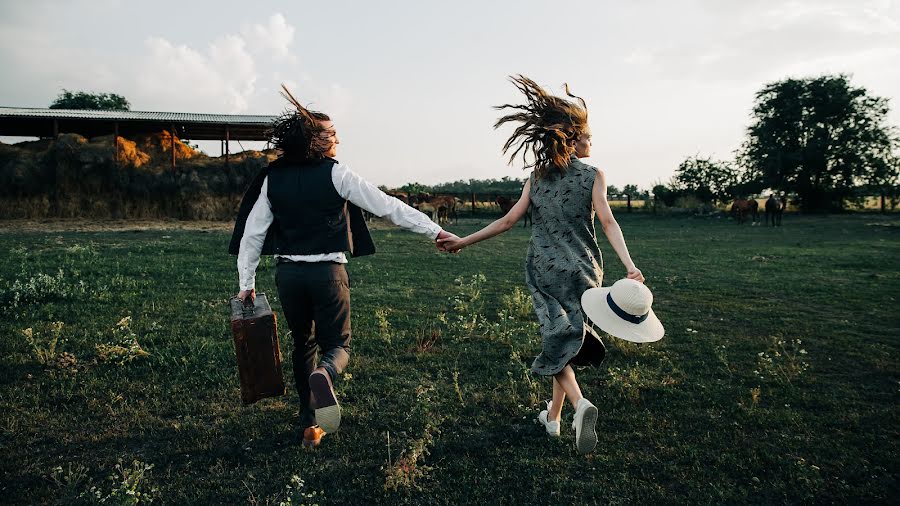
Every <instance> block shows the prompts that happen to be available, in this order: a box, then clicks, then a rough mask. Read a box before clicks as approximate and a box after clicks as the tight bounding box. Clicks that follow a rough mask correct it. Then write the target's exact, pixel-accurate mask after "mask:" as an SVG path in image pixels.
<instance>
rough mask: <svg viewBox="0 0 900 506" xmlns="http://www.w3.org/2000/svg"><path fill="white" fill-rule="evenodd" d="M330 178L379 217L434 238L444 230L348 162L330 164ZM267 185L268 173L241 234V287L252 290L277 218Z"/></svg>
mask: <svg viewBox="0 0 900 506" xmlns="http://www.w3.org/2000/svg"><path fill="white" fill-rule="evenodd" d="M276 170H277V169H276ZM331 182H332V184H334V189H335V190H337V192H338V195H340V196H341V198H343V199H346V200H349V201H350V202H352V203H353V204H356V205H357V206H359V207H360V208H362V209H365V210H366V211H369V212H370V213H372V214H374V215H375V216H378V217H379V218H387V219H388V220H390V221H391V222H392V223H394V224H395V225H397V226H400V227H403V228H405V229H407V230H410V231H412V232H416V233H419V234H425V235H427V236H428V237H430V238H431V239H432V240H434V239H435V238H436V237H437V236H438V234H439V233H440V232H441V227H440V226H439V225H438V224H436V223H435V222H433V221H431V219H430V218H428V216H426V215H425V214H423V213H422V212H420V211H417V210H416V209H413V208H412V207H409V206H408V205H406V204H404V203H403V202H401V201H400V200H398V199H396V198H394V197H391V196H390V195H387V194H386V193H384V192H383V191H381V190H379V189H378V187H376V186H375V185H373V184H372V183H370V182H368V181H366V180H365V179H363V178H362V177H360V176H359V174H356V173H355V172H353V171H352V170H350V168H349V167H347V166H346V165H343V164H341V163H336V164H335V165H334V166H333V167H332V168H331ZM268 188H269V178H268V177H266V178H265V179H264V180H263V183H262V188H261V189H260V191H259V197H258V198H257V199H256V203H255V204H253V209H251V210H250V214H249V215H248V216H247V224H246V226H245V227H244V235H243V236H242V237H241V245H240V250H238V257H237V268H238V276H239V277H240V285H241V290H252V289H253V288H254V287H255V286H256V267H257V266H258V265H259V256H260V254H261V252H262V247H263V243H264V242H265V240H266V232H267V231H268V230H269V226H271V225H272V221H273V220H274V215H273V214H272V204H271V203H270V202H269V197H268ZM276 258H284V259H287V260H290V261H293V262H338V263H347V256H346V255H345V254H344V252H343V251H335V252H333V253H321V254H316V255H276Z"/></svg>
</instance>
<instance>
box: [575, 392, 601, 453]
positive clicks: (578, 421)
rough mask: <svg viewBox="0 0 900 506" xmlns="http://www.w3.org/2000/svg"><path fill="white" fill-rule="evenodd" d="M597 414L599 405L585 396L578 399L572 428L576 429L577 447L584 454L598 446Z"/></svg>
mask: <svg viewBox="0 0 900 506" xmlns="http://www.w3.org/2000/svg"><path fill="white" fill-rule="evenodd" d="M597 415H598V413H597V406H594V405H593V404H591V401H589V400H587V399H585V398H584V397H582V398H581V400H579V401H578V404H577V406H576V407H575V419H574V420H573V421H572V428H573V429H575V447H576V448H578V453H580V454H582V455H585V454H588V453H591V451H593V449H594V447H595V446H597V429H596V428H597Z"/></svg>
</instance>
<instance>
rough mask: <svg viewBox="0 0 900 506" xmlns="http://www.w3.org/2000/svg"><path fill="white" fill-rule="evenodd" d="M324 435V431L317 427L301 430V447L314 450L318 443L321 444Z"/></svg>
mask: <svg viewBox="0 0 900 506" xmlns="http://www.w3.org/2000/svg"><path fill="white" fill-rule="evenodd" d="M324 435H325V431H324V430H322V428H321V427H319V426H318V425H313V426H312V427H307V428H305V429H303V447H304V448H315V447H317V446H319V443H321V442H322V436H324Z"/></svg>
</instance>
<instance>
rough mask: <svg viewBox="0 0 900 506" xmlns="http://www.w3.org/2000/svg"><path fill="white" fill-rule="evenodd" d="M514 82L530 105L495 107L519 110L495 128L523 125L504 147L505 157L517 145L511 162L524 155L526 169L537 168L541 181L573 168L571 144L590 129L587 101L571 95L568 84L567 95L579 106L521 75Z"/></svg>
mask: <svg viewBox="0 0 900 506" xmlns="http://www.w3.org/2000/svg"><path fill="white" fill-rule="evenodd" d="M510 81H512V83H513V84H514V85H515V86H516V88H518V89H519V91H521V92H522V93H523V94H524V95H525V99H526V101H527V103H525V104H523V105H512V104H504V105H498V106H495V107H494V108H495V109H497V110H501V111H502V110H505V109H513V110H514V111H516V112H513V113H511V114H507V115H506V116H503V117H502V118H500V119H498V120H497V123H495V124H494V128H498V127H499V126H500V125H503V124H506V123H509V122H520V123H521V124H520V125H519V126H518V127H516V130H515V132H513V134H512V136H510V138H509V139H507V141H506V144H504V145H503V154H506V153H507V152H508V151H509V150H510V148H512V147H513V146H516V148H515V151H513V153H512V155H511V156H510V157H509V163H510V164H512V163H513V161H514V160H515V158H516V156H518V155H519V153H522V161H523V162H524V163H525V168H526V169H528V168H532V167H533V168H534V173H535V176H536V177H537V178H539V179H540V178H543V177H546V176H547V175H548V174H550V173H551V172H553V171H560V172H563V171H565V170H566V168H567V167H568V166H569V157H570V156H571V155H572V153H574V152H575V147H574V146H573V145H572V144H570V143H571V142H572V141H574V140H575V139H577V138H578V136H579V135H581V133H582V132H584V130H585V129H586V128H587V124H588V122H587V119H588V118H587V104H585V102H584V99H582V98H581V97H577V96H575V95H573V94H571V93H569V86H568V85H564V86H565V89H566V95H568V96H569V97H571V98H574V99H577V100H578V103H575V102H574V101H572V100H567V99H565V98H561V97H556V96H553V95H551V94H549V93H547V92H546V91H545V90H544V89H543V88H541V87H540V86H539V85H538V84H537V83H536V82H534V81H532V80H531V79H529V78H527V77H525V76H523V75H521V74H519V75H518V76H516V77H510ZM529 152H530V153H531V155H532V157H533V160H532V161H531V163H529V162H528V157H527V155H528V153H529Z"/></svg>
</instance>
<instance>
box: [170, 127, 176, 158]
mask: <svg viewBox="0 0 900 506" xmlns="http://www.w3.org/2000/svg"><path fill="white" fill-rule="evenodd" d="M169 132H170V133H171V134H172V139H171V141H172V168H173V169H174V168H175V124H174V123H173V124H172V129H171V130H170V131H169Z"/></svg>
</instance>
